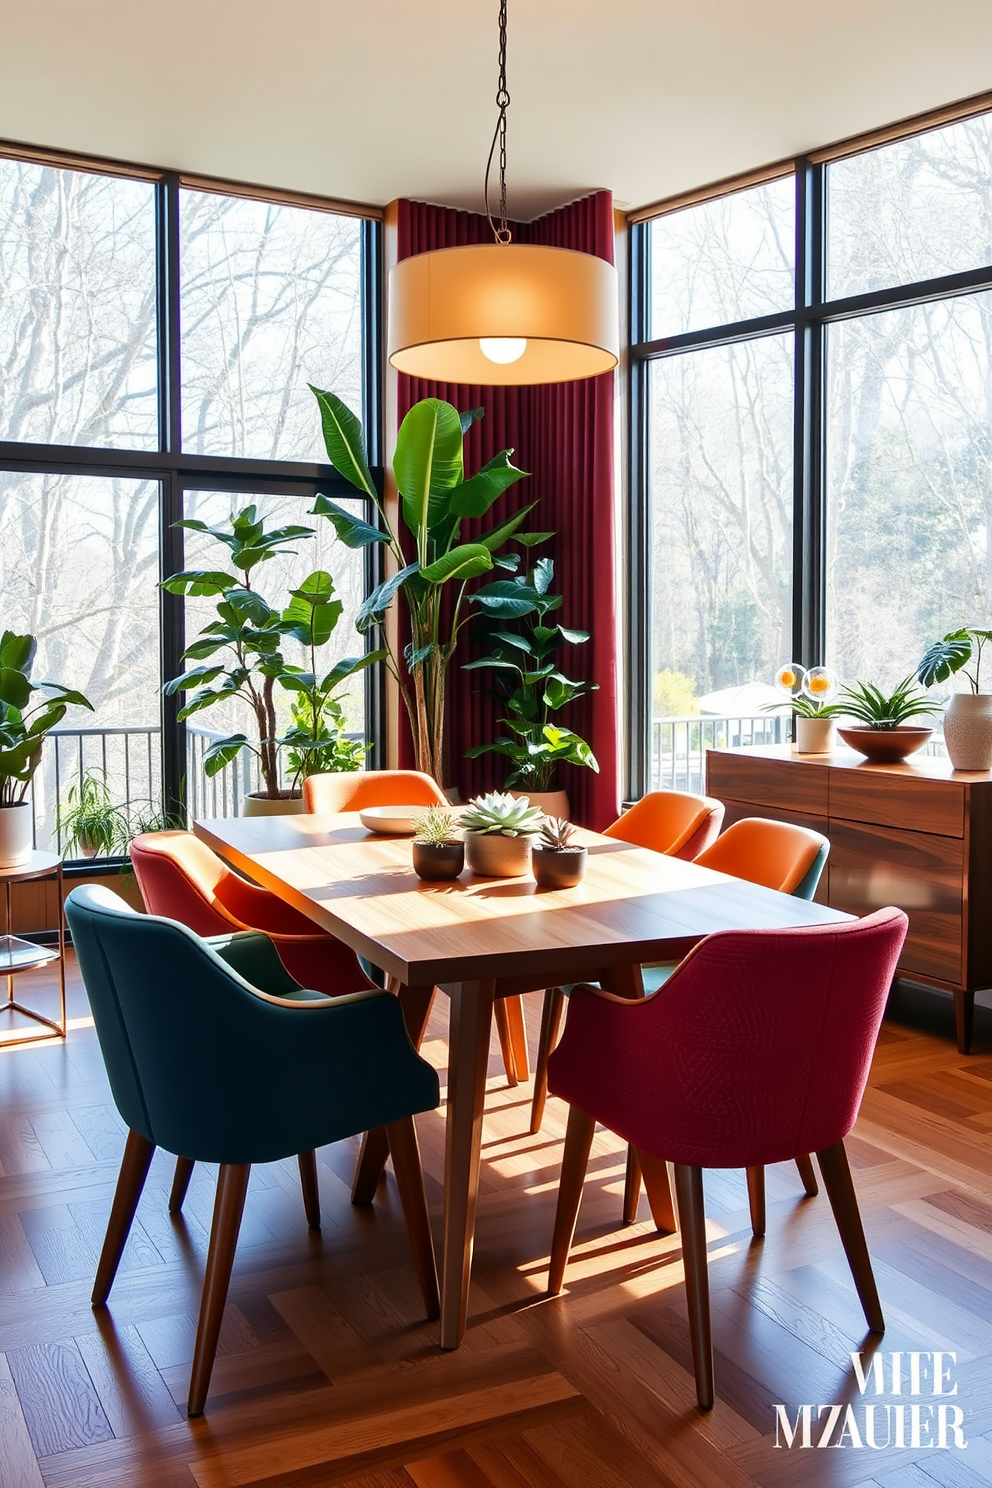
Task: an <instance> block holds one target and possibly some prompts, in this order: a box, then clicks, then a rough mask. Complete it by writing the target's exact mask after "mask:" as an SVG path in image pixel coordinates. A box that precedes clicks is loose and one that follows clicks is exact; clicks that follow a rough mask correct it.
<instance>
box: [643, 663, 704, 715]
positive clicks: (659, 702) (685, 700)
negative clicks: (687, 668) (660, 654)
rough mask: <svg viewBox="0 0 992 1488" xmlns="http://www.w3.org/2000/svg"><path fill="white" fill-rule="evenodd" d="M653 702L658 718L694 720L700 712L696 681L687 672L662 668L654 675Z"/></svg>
mask: <svg viewBox="0 0 992 1488" xmlns="http://www.w3.org/2000/svg"><path fill="white" fill-rule="evenodd" d="M652 702H653V704H654V715H655V717H656V718H693V717H695V716H696V714H697V713H698V712H699V704H698V703H697V702H696V683H695V680H694V679H693V678H692V677H690V676H688V675H687V674H686V673H685V672H677V671H673V670H672V668H671V667H662V668H661V670H660V671H657V672H655V674H654V686H653V688H652Z"/></svg>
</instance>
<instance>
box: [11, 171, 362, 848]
mask: <svg viewBox="0 0 992 1488" xmlns="http://www.w3.org/2000/svg"><path fill="white" fill-rule="evenodd" d="M377 232H378V226H377V224H376V223H375V222H373V221H371V220H367V219H364V218H360V217H356V216H354V215H342V214H341V213H338V212H335V211H333V210H330V208H329V207H328V209H327V210H323V209H321V208H320V207H319V206H314V205H302V204H301V205H295V204H292V203H287V202H284V201H282V200H279V201H268V200H263V199H259V198H256V197H249V196H238V195H236V194H228V193H224V192H223V191H220V190H214V189H208V187H207V186H206V185H205V184H204V183H194V182H190V183H184V182H183V181H181V180H180V179H179V178H177V177H174V176H171V175H169V174H167V173H164V172H163V173H161V174H156V173H155V172H148V171H142V172H136V173H134V175H128V174H124V173H118V172H116V171H111V170H109V169H102V168H100V167H99V165H98V164H97V163H96V162H94V163H93V164H92V165H90V164H83V163H81V164H80V167H79V168H78V169H77V168H73V167H69V166H67V165H65V164H64V163H61V162H54V161H53V162H51V163H45V162H44V161H43V160H38V159H31V160H26V159H16V158H13V157H10V158H5V157H3V156H0V369H2V374H3V375H2V376H0V531H2V533H3V540H2V543H0V595H2V599H3V605H2V610H3V626H4V628H13V629H24V630H30V631H31V632H32V633H34V634H36V635H37V636H38V638H39V657H38V663H37V667H36V674H37V675H42V676H50V677H53V678H55V679H56V680H58V681H61V682H65V683H67V684H69V685H71V686H73V687H76V688H79V689H80V690H81V691H83V692H84V693H86V695H87V696H88V697H89V699H90V701H91V702H92V703H93V705H94V712H93V713H89V712H87V711H86V710H83V709H72V710H70V713H69V714H68V715H67V716H66V719H65V720H64V724H63V727H62V728H61V730H60V731H59V732H58V735H57V737H55V738H53V739H52V740H51V741H50V742H49V744H48V745H47V746H46V750H45V754H44V757H43V765H42V769H41V772H40V774H39V776H38V777H37V783H36V787H35V790H34V792H33V797H34V806H35V819H36V830H37V841H38V844H39V846H47V845H50V844H54V843H55V842H57V840H58V831H57V820H56V813H57V808H58V804H59V802H60V801H61V802H63V803H65V800H66V796H67V792H68V791H69V789H70V787H71V786H72V785H73V784H77V785H78V783H79V781H80V779H81V778H82V776H83V774H84V773H85V772H86V771H96V772H98V773H100V774H101V776H102V777H103V778H105V779H106V782H107V785H108V789H109V791H110V795H111V797H112V799H113V800H114V801H115V802H120V803H124V802H127V803H128V804H129V806H130V807H131V808H132V813H133V814H134V815H137V816H141V815H143V814H144V815H147V814H149V813H155V812H157V811H161V810H168V811H171V812H176V811H177V810H181V809H182V808H183V807H184V806H187V807H192V806H193V805H194V804H199V805H201V806H202V805H204V804H206V805H212V806H213V807H214V808H215V809H217V810H218V811H232V810H233V811H237V810H238V809H240V796H241V794H242V793H243V791H244V790H246V789H250V788H252V787H253V784H254V782H253V781H252V780H251V779H250V777H249V776H247V775H246V776H244V778H241V777H239V784H238V785H237V787H236V788H235V787H232V783H231V780H232V776H231V775H229V777H228V778H227V780H226V781H225V782H224V785H223V789H221V790H220V791H219V792H218V790H217V789H216V788H214V789H213V790H212V791H211V792H210V793H209V794H208V792H207V784H206V782H205V780H204V779H203V778H202V754H203V747H204V742H205V739H206V738H207V737H208V736H209V734H210V733H211V732H212V731H216V730H218V729H223V728H224V727H225V726H228V725H230V724H231V723H232V722H234V721H235V720H234V719H232V718H226V719H225V718H222V717H221V716H220V714H219V713H218V714H216V715H215V714H214V713H213V712H211V711H209V710H208V711H206V712H204V713H202V714H198V715H197V716H196V718H195V719H193V720H191V722H190V727H189V729H188V731H187V730H184V729H183V728H182V727H181V726H180V725H178V724H177V722H176V718H175V714H176V711H177V706H178V703H177V701H175V700H170V701H167V702H164V701H163V699H162V690H161V689H162V682H163V680H164V678H165V677H168V676H173V675H176V674H177V673H178V672H179V671H180V670H181V669H182V668H181V663H180V656H181V652H182V649H183V644H184V634H188V635H190V636H192V635H193V634H195V633H196V631H197V630H198V629H199V628H200V625H201V624H202V623H203V621H204V619H205V618H206V616H205V614H204V613H203V610H204V602H203V601H190V602H189V604H188V606H185V605H184V603H183V601H182V600H181V599H178V598H176V597H174V596H171V595H166V594H164V593H162V592H161V590H160V589H159V580H160V578H161V577H162V576H163V575H165V574H168V573H170V572H175V571H176V570H177V569H178V568H181V567H192V566H197V565H199V564H200V562H201V560H202V561H203V562H204V564H205V565H206V566H213V565H215V564H216V562H217V558H218V550H217V548H216V546H215V545H212V544H211V545H210V547H209V548H207V547H204V546H203V544H202V542H201V540H200V539H199V537H198V536H194V534H191V533H185V532H183V531H182V530H181V529H179V528H177V527H176V526H175V523H176V522H178V521H179V520H180V519H181V518H182V517H183V516H184V515H196V516H198V517H201V518H203V519H205V520H207V521H209V522H211V523H216V522H218V521H219V522H223V521H224V520H225V519H226V518H227V517H228V516H229V515H230V514H231V513H232V511H235V510H239V509H240V508H241V507H243V506H246V505H248V504H249V503H250V502H254V503H255V505H256V506H257V507H258V508H259V510H260V512H261V513H262V514H263V515H264V516H265V518H266V519H267V520H268V521H269V522H278V523H285V522H294V523H300V522H302V523H304V524H306V525H309V526H311V527H312V529H313V531H314V538H313V539H312V540H310V541H307V542H304V543H301V544H300V549H299V551H298V553H297V555H296V557H295V558H292V559H284V560H280V562H279V563H278V564H277V563H272V564H270V565H266V568H267V569H271V570H272V572H271V573H269V572H267V573H266V575H265V578H266V584H267V586H268V588H269V589H271V591H272V592H271V596H270V597H271V598H273V599H276V598H279V599H282V598H283V595H284V592H285V591H287V590H288V588H289V586H290V584H291V583H292V582H294V581H299V580H300V579H302V578H303V577H304V576H305V575H306V574H307V573H309V572H311V571H312V570H314V569H316V568H324V569H327V570H329V571H330V572H331V573H332V574H333V576H334V578H335V581H336V584H337V588H338V591H339V594H340V597H341V598H342V600H343V604H344V610H343V614H342V617H341V620H340V622H339V626H338V631H337V633H336V635H335V638H334V642H335V644H333V645H332V646H331V647H330V648H329V652H331V651H333V653H334V655H333V657H332V659H336V658H337V655H338V654H339V653H340V654H351V655H354V654H356V653H357V652H360V651H361V649H362V647H363V645H364V642H363V641H362V639H361V638H360V637H359V636H358V635H357V634H356V632H355V630H354V617H355V614H356V613H357V609H358V606H359V605H360V603H361V600H362V597H363V595H364V593H365V592H366V589H367V587H368V584H369V582H370V580H371V578H372V574H371V572H367V571H366V563H367V561H370V560H367V558H366V556H365V555H361V554H356V553H354V552H352V551H351V550H349V549H347V548H345V547H344V546H343V545H341V544H340V543H338V542H337V540H336V539H335V537H334V532H333V529H332V528H331V527H330V524H329V523H327V522H325V521H323V520H321V519H319V518H318V519H311V518H309V517H308V516H307V512H308V511H309V508H310V507H311V506H312V505H313V498H314V496H315V494H316V492H317V491H318V490H324V491H327V492H329V493H331V494H334V495H335V496H336V498H338V499H341V500H345V501H351V502H354V501H355V500H356V497H355V492H354V490H353V489H352V488H351V487H349V486H345V485H344V483H343V482H341V481H340V480H339V478H338V477H337V476H336V475H335V474H334V472H333V471H331V470H330V469H329V468H327V467H326V466H324V465H322V464H320V463H319V461H320V460H321V458H322V452H321V441H320V424H319V418H318V417H317V411H316V405H315V404H314V401H313V398H312V395H311V394H310V392H309V391H308V388H307V384H308V383H314V384H316V385H322V386H326V387H331V388H333V389H334V390H335V391H337V392H339V393H340V394H341V395H342V396H343V397H344V398H345V399H346V401H347V402H348V403H349V404H350V405H351V407H352V408H353V409H354V410H355V412H356V413H357V414H359V415H360V416H361V417H362V418H363V420H364V422H365V424H366V427H367V428H369V429H370V430H371V437H372V443H373V448H372V449H371V451H370V456H371V458H372V460H373V461H375V460H376V458H377V452H376V449H375V442H376V430H377V427H378V409H377V399H376V389H375V386H374V378H373V377H372V375H371V374H370V372H369V369H371V368H374V367H375V365H376V360H377V335H378V331H377V326H376V325H375V323H374V320H373V312H372V309H371V307H372V306H374V305H375V303H376V302H377V294H376V290H375V279H376V273H377V267H376V264H377V255H378V238H377ZM201 548H202V551H201ZM294 565H295V566H294ZM277 570H278V572H277ZM187 611H188V612H187ZM369 685H370V684H366V683H358V684H356V686H355V687H354V688H353V689H352V690H351V692H350V693H348V694H347V695H346V696H345V698H344V699H343V701H344V703H345V707H346V716H347V723H348V726H349V728H350V729H351V730H352V731H353V732H354V733H356V734H358V735H367V734H369V732H370V729H369V716H368V709H367V707H366V686H369ZM287 721H288V719H287ZM244 722H245V720H244V719H237V720H236V723H237V725H238V726H239V727H240V726H242V725H243V724H244Z"/></svg>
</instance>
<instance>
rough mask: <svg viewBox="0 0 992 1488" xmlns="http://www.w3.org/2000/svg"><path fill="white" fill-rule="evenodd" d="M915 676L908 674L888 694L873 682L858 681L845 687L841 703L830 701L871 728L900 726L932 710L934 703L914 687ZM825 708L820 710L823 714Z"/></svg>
mask: <svg viewBox="0 0 992 1488" xmlns="http://www.w3.org/2000/svg"><path fill="white" fill-rule="evenodd" d="M914 682H915V678H914V677H905V678H904V679H903V680H902V681H901V682H900V683H899V684H898V686H897V687H895V688H894V689H893V691H892V692H891V693H889V694H888V696H886V695H885V693H883V692H880V691H879V689H878V688H877V687H875V686H873V684H872V683H871V682H855V683H853V684H852V685H851V686H850V687H845V688H843V689H842V691H841V694H840V700H839V702H838V703H836V704H833V705H831V709H832V711H833V710H836V711H837V712H838V713H840V714H841V715H842V716H843V717H845V718H856V719H857V720H858V721H859V723H867V724H870V725H871V727H872V728H878V729H891V728H897V727H898V726H899V724H901V723H907V722H908V721H909V719H911V718H921V717H923V716H925V715H931V714H932V713H933V704H932V703H931V702H930V701H929V699H928V698H927V697H926V695H925V694H924V693H922V692H917V691H916V690H915V688H914V685H913V684H914ZM825 712H826V709H823V710H821V713H820V717H823V714H824V713H825Z"/></svg>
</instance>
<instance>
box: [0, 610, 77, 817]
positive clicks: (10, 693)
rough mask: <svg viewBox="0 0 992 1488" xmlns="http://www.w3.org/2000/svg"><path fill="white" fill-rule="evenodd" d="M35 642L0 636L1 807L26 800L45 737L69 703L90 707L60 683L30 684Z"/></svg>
mask: <svg viewBox="0 0 992 1488" xmlns="http://www.w3.org/2000/svg"><path fill="white" fill-rule="evenodd" d="M37 650H38V642H37V640H36V638H35V637H34V636H32V635H16V634H15V633H14V631H12V630H5V631H4V632H3V634H2V635H0V806H16V805H17V804H18V803H19V802H21V801H23V800H24V797H25V795H26V794H27V789H28V786H29V785H30V784H31V778H32V776H33V775H34V772H35V770H36V769H37V768H38V764H39V762H40V760H41V751H42V748H43V746H44V743H45V737H46V735H47V734H48V733H49V732H50V731H51V730H52V729H53V728H57V727H58V725H59V724H60V723H61V722H62V719H63V718H64V717H65V714H66V709H67V708H68V707H69V706H70V704H74V705H75V706H76V707H77V708H89V709H90V711H91V712H92V711H93V704H92V703H91V702H90V701H89V700H88V699H87V698H85V697H84V696H83V694H82V693H81V692H75V691H73V689H72V688H70V687H63V685H62V683H61V682H33V681H32V680H31V668H32V667H33V665H34V659H35V655H36V653H37Z"/></svg>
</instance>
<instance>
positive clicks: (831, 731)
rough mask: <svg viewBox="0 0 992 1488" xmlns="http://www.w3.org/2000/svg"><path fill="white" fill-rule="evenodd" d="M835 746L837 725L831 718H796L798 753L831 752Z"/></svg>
mask: <svg viewBox="0 0 992 1488" xmlns="http://www.w3.org/2000/svg"><path fill="white" fill-rule="evenodd" d="M836 747H837V725H836V724H835V723H834V721H833V719H832V718H797V719H796V748H797V749H798V750H799V753H800V754H832V753H833V751H834V750H835V749H836Z"/></svg>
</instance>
